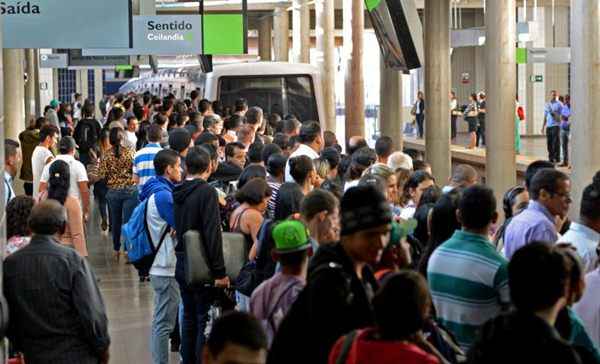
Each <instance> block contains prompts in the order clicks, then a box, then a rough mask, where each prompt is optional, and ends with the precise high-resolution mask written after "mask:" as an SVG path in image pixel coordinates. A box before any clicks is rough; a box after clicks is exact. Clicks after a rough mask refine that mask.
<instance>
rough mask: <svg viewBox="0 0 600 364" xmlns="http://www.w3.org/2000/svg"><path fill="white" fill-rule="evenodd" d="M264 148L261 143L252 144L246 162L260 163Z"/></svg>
mask: <svg viewBox="0 0 600 364" xmlns="http://www.w3.org/2000/svg"><path fill="white" fill-rule="evenodd" d="M264 148H265V145H264V144H263V143H258V142H254V143H252V144H250V147H249V148H248V154H247V157H248V162H250V163H261V162H262V161H263V160H262V152H263V149H264Z"/></svg>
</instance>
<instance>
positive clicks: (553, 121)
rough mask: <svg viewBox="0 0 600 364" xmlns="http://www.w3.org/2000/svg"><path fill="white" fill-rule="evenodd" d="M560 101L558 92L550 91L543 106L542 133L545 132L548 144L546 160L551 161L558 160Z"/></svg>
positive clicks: (557, 161)
mask: <svg viewBox="0 0 600 364" xmlns="http://www.w3.org/2000/svg"><path fill="white" fill-rule="evenodd" d="M561 110H562V103H561V102H560V101H558V93H557V92H556V91H555V90H552V91H551V92H550V100H549V101H548V103H546V106H545V107H544V125H543V126H542V134H543V133H544V131H545V132H546V142H547V146H548V160H550V162H552V163H559V162H560V119H561Z"/></svg>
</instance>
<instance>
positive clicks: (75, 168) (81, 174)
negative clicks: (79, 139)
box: [39, 136, 90, 220]
mask: <svg viewBox="0 0 600 364" xmlns="http://www.w3.org/2000/svg"><path fill="white" fill-rule="evenodd" d="M76 148H77V144H76V143H75V139H73V137H70V136H65V137H63V138H62V139H61V140H60V142H59V144H58V150H59V153H60V154H59V155H57V156H56V158H55V159H54V161H57V160H61V161H64V162H66V163H67V164H68V165H69V171H70V174H71V180H70V185H69V195H71V196H73V197H75V198H77V199H78V200H79V201H80V202H81V207H82V209H83V216H84V219H85V220H87V216H88V214H89V212H90V206H89V205H90V190H89V188H88V176H87V172H86V170H85V167H84V166H83V163H81V162H80V161H78V160H76V159H75V150H76ZM54 161H52V162H50V163H48V164H46V166H45V167H44V170H43V171H42V177H41V178H40V190H39V192H44V191H46V190H47V189H48V180H49V179H50V166H51V165H52V163H54Z"/></svg>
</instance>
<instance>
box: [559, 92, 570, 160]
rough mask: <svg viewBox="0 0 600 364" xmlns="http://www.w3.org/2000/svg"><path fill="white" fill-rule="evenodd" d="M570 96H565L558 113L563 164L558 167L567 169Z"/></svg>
mask: <svg viewBox="0 0 600 364" xmlns="http://www.w3.org/2000/svg"><path fill="white" fill-rule="evenodd" d="M570 118H571V96H569V95H567V96H565V102H564V104H563V106H562V109H561V113H560V144H561V147H562V155H563V162H562V164H561V165H560V167H569V138H570V134H571V120H570Z"/></svg>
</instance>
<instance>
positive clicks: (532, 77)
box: [530, 75, 544, 82]
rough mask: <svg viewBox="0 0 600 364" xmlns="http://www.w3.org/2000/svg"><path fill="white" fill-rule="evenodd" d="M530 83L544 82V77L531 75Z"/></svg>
mask: <svg viewBox="0 0 600 364" xmlns="http://www.w3.org/2000/svg"><path fill="white" fill-rule="evenodd" d="M530 81H531V82H544V76H543V75H532V76H531V78H530Z"/></svg>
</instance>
